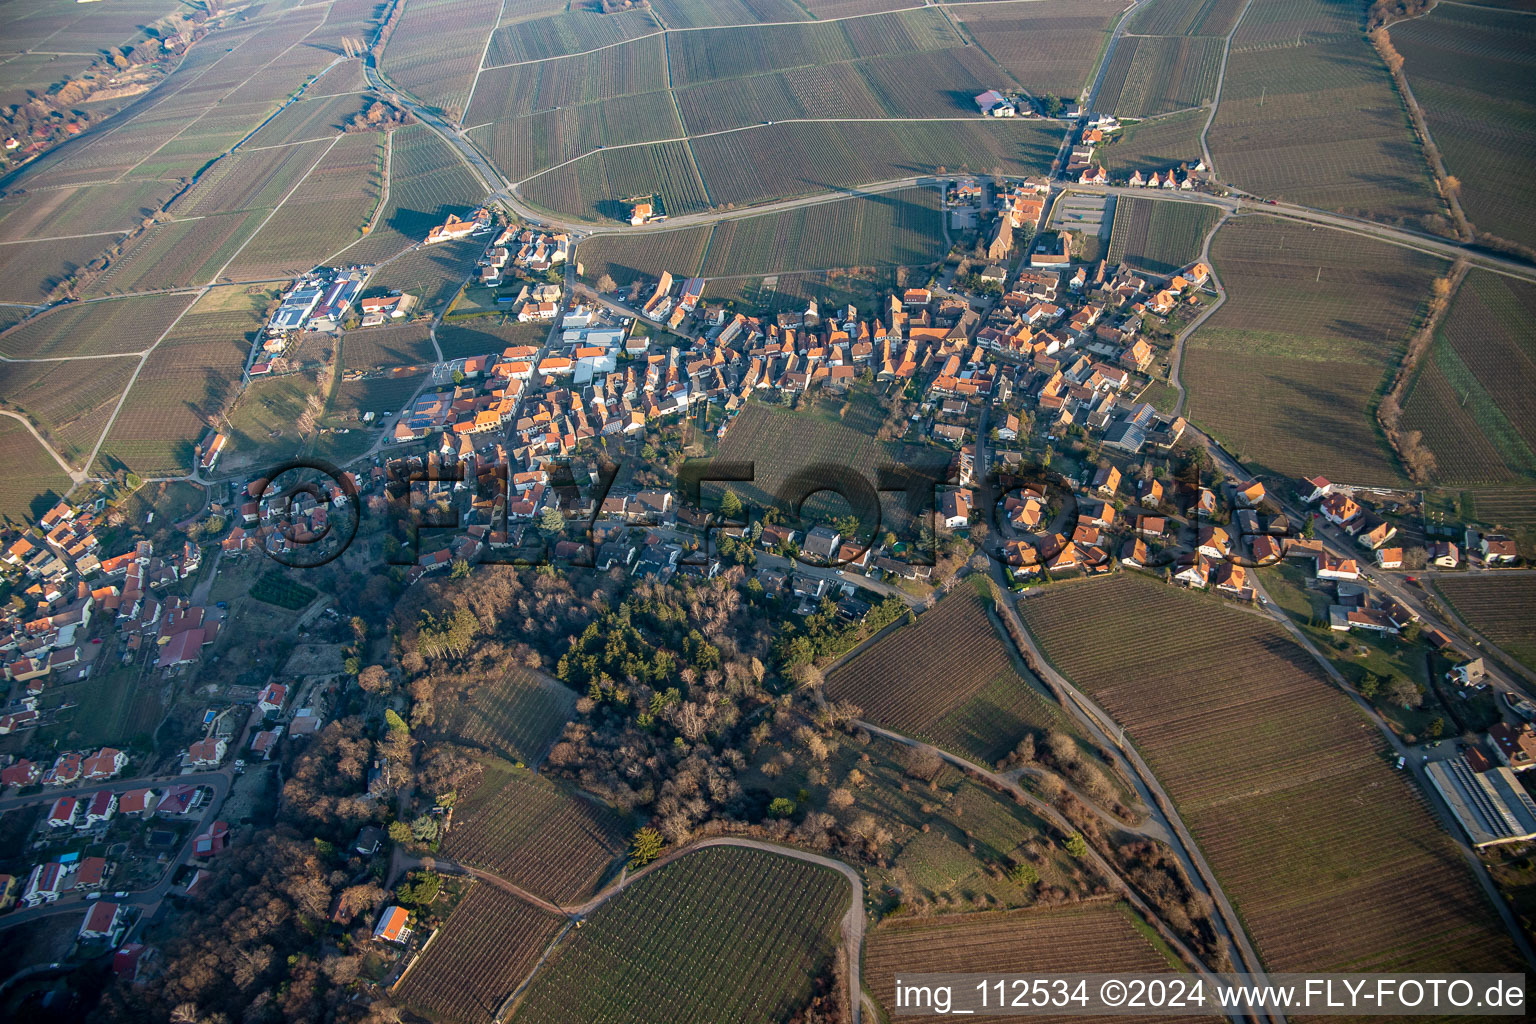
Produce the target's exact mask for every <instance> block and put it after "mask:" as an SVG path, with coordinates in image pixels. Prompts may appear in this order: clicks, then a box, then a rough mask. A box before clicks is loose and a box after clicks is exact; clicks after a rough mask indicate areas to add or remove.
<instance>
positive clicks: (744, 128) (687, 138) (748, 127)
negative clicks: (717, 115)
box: [471, 0, 1060, 188]
mask: <svg viewBox="0 0 1536 1024" xmlns="http://www.w3.org/2000/svg"><path fill="white" fill-rule="evenodd" d="M1023 2H1025V3H1039V2H1040V0H1023ZM673 103H674V104H676V97H675V96H674V97H673ZM525 116H530V117H531V116H532V115H525ZM678 119H679V122H681V119H682V112H681V111H680V110H679V111H678ZM512 120H516V119H515V118H513V119H512ZM1032 120H1033V121H1034V123H1036V124H1058V123H1060V119H1059V118H1049V117H1040V118H1033V119H1032ZM924 122H943V123H949V122H965V123H967V124H985V125H991V124H998V125H1002V124H1005V122H1004V121H1002V120H1000V119H996V118H994V119H991V120H982V119H981V118H976V117H963V116H962V117H786V118H783V119H782V120H777V121H769V122H767V123H766V124H765V123H762V122H758V123H755V124H742V125H737V126H736V127H734V128H721V129H718V130H716V131H712V132H698V133H696V134H692V135H689V134H686V133H687V130H688V126H687V125H686V124H684V125H683V131H684V133H685V134H683V135H677V136H673V137H672V138H669V139H647V140H645V141H644V142H620V143H618V144H616V145H613V146H599V147H597V148H596V149H589V150H587V151H586V152H585V153H580V154H578V155H576V156H573V157H571V158H570V159H568V160H562V161H560V162H559V163H558V164H551V165H550V166H548V167H545V168H544V169H543V170H540V171H535V172H534V173H533V174H530V175H528V177H526V178H523V179H522V180H520V181H514V182H512V185H513V187H514V188H516V187H519V186H522V185H526V184H528V183H529V182H530V181H532V180H534V179H535V178H539V177H542V176H544V175H546V174H548V173H549V172H551V171H558V170H559V169H560V168H562V167H566V166H568V165H570V164H573V163H575V162H576V161H578V160H585V159H586V158H587V157H589V156H596V155H597V154H598V153H612V152H615V151H617V150H620V149H634V148H635V147H637V146H660V145H662V144H664V143H668V142H686V143H689V147H688V152H689V153H690V155H691V154H692V152H693V146H692V142H693V140H694V139H711V138H714V137H715V136H717V135H734V134H735V133H737V132H750V131H753V130H754V129H759V128H772V127H775V126H777V125H781V124H913V123H924ZM488 123H490V124H495V123H496V122H494V121H492V122H488ZM484 127H485V125H476V128H484ZM471 130H472V129H471ZM921 177H932V178H941V177H944V175H941V174H939V173H938V172H937V171H934V172H932V173H931V174H924V175H921ZM700 180H701V181H702V180H703V179H702V177H701V178H700ZM854 187H857V186H854Z"/></svg>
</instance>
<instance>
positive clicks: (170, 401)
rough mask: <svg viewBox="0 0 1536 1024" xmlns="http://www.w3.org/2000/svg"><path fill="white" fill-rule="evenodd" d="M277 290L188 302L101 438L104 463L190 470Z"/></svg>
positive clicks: (223, 291)
mask: <svg viewBox="0 0 1536 1024" xmlns="http://www.w3.org/2000/svg"><path fill="white" fill-rule="evenodd" d="M178 297H179V298H185V296H178ZM271 298H272V293H271V292H269V291H263V290H261V289H258V288H251V289H246V288H241V287H228V288H218V289H213V290H211V291H209V292H208V293H207V294H205V295H204V296H203V297H202V298H200V299H199V300H198V301H197V302H196V303H195V304H194V305H193V306H192V308H190V309H188V310H187V312H186V313H185V314H184V315H183V316H182V317H181V319H180V320H178V321H177V322H176V325H175V326H174V327H173V328H171V330H170V332H169V333H168V334H166V336H165V339H164V340H163V341H162V342H161V343H160V345H159V346H158V347H157V348H156V349H155V351H154V352H153V353H151V355H150V356H149V358H148V359H147V360H145V363H144V366H143V368H142V369H140V370H139V375H138V377H137V379H135V380H134V382H133V386H132V387H131V388H129V389H128V396H127V398H126V399H124V401H123V407H122V409H121V410H119V411H118V414H117V419H116V420H114V421H113V423H112V428H111V430H109V431H108V432H107V436H106V439H105V440H104V441H103V442H102V446H101V452H100V454H99V456H98V462H97V469H98V471H102V472H110V471H111V470H113V469H117V468H124V469H128V470H131V471H132V472H134V473H137V474H139V475H140V476H151V475H154V476H175V475H180V474H183V473H190V472H191V471H192V470H193V469H194V468H195V466H194V458H193V446H194V444H195V443H196V442H197V440H198V439H199V438H200V437H201V436H202V435H203V434H205V433H207V432H208V431H209V429H210V428H211V427H212V426H213V425H214V424H216V423H217V422H218V420H219V416H220V415H221V414H222V412H223V411H224V409H225V407H226V405H227V404H228V402H229V401H230V399H231V398H232V397H233V395H234V392H235V388H236V385H237V383H238V382H239V380H240V372H241V369H242V368H243V367H244V365H245V359H246V356H247V355H248V354H249V352H250V345H251V343H252V342H253V341H255V339H256V338H258V337H259V336H260V334H261V329H262V326H263V323H262V316H261V314H262V313H263V311H264V309H265V307H266V305H267V303H268V301H269V300H270V299H271ZM139 301H142V300H139Z"/></svg>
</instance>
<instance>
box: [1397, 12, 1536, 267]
mask: <svg viewBox="0 0 1536 1024" xmlns="http://www.w3.org/2000/svg"><path fill="white" fill-rule="evenodd" d="M1533 21H1536V19H1533V18H1532V17H1531V16H1530V14H1529V13H1526V14H1517V13H1513V12H1504V11H1494V10H1490V9H1488V8H1487V7H1485V6H1481V5H1478V6H1472V5H1464V4H1441V5H1437V6H1436V7H1435V9H1434V10H1433V11H1432V12H1431V13H1430V14H1428V15H1427V16H1425V17H1422V18H1416V19H1414V20H1411V21H1404V22H1400V23H1399V24H1396V25H1394V26H1392V30H1391V37H1392V42H1393V45H1394V46H1396V48H1397V51H1398V52H1399V53H1401V54H1402V55H1403V59H1404V61H1405V63H1404V66H1403V71H1404V73H1405V74H1406V75H1407V76H1408V84H1409V86H1410V88H1412V89H1413V95H1414V98H1415V99H1417V100H1418V101H1419V105H1420V106H1421V107H1422V108H1423V109H1424V118H1425V120H1426V121H1427V122H1428V123H1429V131H1430V134H1431V135H1432V136H1434V140H1435V144H1436V145H1438V146H1439V147H1440V152H1441V155H1442V156H1443V158H1444V159H1445V164H1446V170H1447V171H1448V172H1449V173H1450V174H1452V175H1454V176H1455V177H1456V178H1458V179H1459V180H1460V182H1461V192H1460V196H1461V205H1462V210H1463V211H1464V212H1465V213H1466V215H1467V219H1468V220H1469V221H1471V222H1472V224H1473V226H1474V227H1476V228H1477V230H1478V234H1480V235H1481V234H1484V233H1486V234H1489V235H1493V236H1496V237H1500V238H1505V239H1509V240H1511V241H1514V242H1519V243H1521V244H1524V245H1528V246H1529V245H1536V184H1533V182H1532V177H1531V175H1530V174H1529V173H1528V169H1529V168H1530V166H1531V161H1532V160H1533V159H1536V47H1533V36H1536V25H1533V24H1532V22H1533Z"/></svg>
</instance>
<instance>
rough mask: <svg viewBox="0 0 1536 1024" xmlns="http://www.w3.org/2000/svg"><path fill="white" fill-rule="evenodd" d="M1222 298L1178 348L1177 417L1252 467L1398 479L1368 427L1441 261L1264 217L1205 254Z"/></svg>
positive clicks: (1232, 228) (1229, 233) (1233, 224)
mask: <svg viewBox="0 0 1536 1024" xmlns="http://www.w3.org/2000/svg"><path fill="white" fill-rule="evenodd" d="M1211 262H1212V263H1213V264H1214V265H1215V270H1216V273H1217V275H1218V276H1219V277H1220V279H1221V281H1222V283H1223V284H1224V285H1225V286H1226V289H1227V301H1226V303H1225V304H1224V305H1223V306H1222V307H1221V308H1220V309H1218V310H1217V311H1216V312H1215V314H1213V315H1212V316H1211V318H1210V319H1209V320H1207V321H1206V322H1205V323H1204V324H1203V325H1202V326H1201V327H1200V328H1199V330H1197V331H1196V332H1195V334H1194V335H1193V336H1192V337H1191V338H1190V339H1189V341H1188V342H1187V343H1186V347H1185V353H1184V362H1183V366H1182V368H1181V375H1182V377H1183V380H1184V384H1185V386H1186V387H1187V388H1188V389H1189V404H1188V407H1187V408H1186V410H1185V413H1184V414H1185V415H1186V416H1188V417H1189V418H1190V419H1191V420H1192V421H1194V422H1195V423H1197V424H1199V425H1200V426H1201V427H1203V428H1205V429H1206V430H1208V431H1210V433H1211V434H1212V435H1213V436H1214V437H1215V438H1216V439H1217V440H1219V441H1220V442H1221V443H1222V445H1223V446H1224V447H1225V448H1226V449H1227V450H1228V451H1230V452H1232V453H1233V454H1234V455H1235V456H1237V457H1238V458H1239V459H1240V460H1242V461H1243V462H1245V463H1246V464H1247V465H1248V466H1249V467H1250V468H1252V469H1254V470H1255V471H1267V472H1273V473H1279V474H1282V475H1285V476H1291V477H1306V476H1314V475H1316V474H1319V473H1321V474H1323V475H1325V476H1327V477H1328V478H1329V479H1330V480H1338V481H1348V482H1350V483H1360V484H1387V483H1393V482H1397V481H1400V480H1401V479H1402V478H1401V475H1400V471H1399V469H1398V467H1397V464H1396V460H1395V457H1394V455H1393V453H1392V452H1391V450H1390V449H1389V448H1388V447H1387V444H1386V441H1385V439H1384V438H1382V437H1381V436H1380V433H1379V430H1378V429H1377V427H1376V423H1375V418H1374V408H1375V401H1376V397H1377V396H1378V395H1379V394H1380V393H1381V392H1382V391H1384V389H1385V388H1386V386H1387V382H1388V380H1389V379H1390V377H1391V375H1392V373H1393V372H1394V371H1395V369H1396V365H1397V363H1398V361H1399V360H1400V359H1401V357H1402V354H1403V350H1404V347H1405V344H1406V341H1407V338H1408V336H1409V334H1410V333H1411V331H1412V330H1413V329H1414V328H1415V327H1416V326H1417V320H1418V317H1419V316H1420V315H1421V313H1422V310H1423V308H1424V304H1425V302H1426V300H1427V299H1428V296H1429V288H1430V282H1431V281H1432V279H1433V278H1434V277H1435V276H1436V275H1437V274H1443V273H1444V272H1445V270H1446V265H1445V264H1444V263H1442V262H1440V261H1439V260H1437V259H1434V258H1431V257H1428V256H1423V255H1421V254H1419V253H1416V252H1413V251H1411V250H1408V249H1404V248H1401V247H1398V246H1390V245H1384V244H1380V243H1376V242H1372V241H1368V240H1366V239H1363V238H1360V237H1358V236H1355V235H1350V234H1344V233H1342V232H1334V231H1329V230H1327V229H1320V228H1309V227H1300V226H1297V225H1294V224H1286V223H1283V222H1280V221H1276V220H1270V219H1267V218H1262V217H1243V218H1239V219H1236V220H1231V221H1228V222H1227V223H1226V224H1225V225H1223V226H1222V228H1221V230H1219V231H1218V232H1217V233H1216V237H1215V239H1214V240H1213V241H1212V244H1211Z"/></svg>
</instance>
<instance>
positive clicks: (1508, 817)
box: [1425, 757, 1536, 848]
mask: <svg viewBox="0 0 1536 1024" xmlns="http://www.w3.org/2000/svg"><path fill="white" fill-rule="evenodd" d="M1425 770H1426V771H1427V772H1428V773H1429V781H1430V782H1431V783H1433V784H1434V787H1435V789H1437V790H1438V791H1439V792H1440V795H1441V796H1442V797H1444V798H1445V802H1446V803H1447V804H1448V805H1450V808H1451V813H1452V814H1454V815H1455V816H1456V820H1457V822H1458V823H1460V825H1461V827H1462V830H1463V831H1465V832H1466V833H1467V838H1468V839H1470V840H1471V841H1472V845H1473V846H1476V847H1479V848H1481V847H1485V846H1494V845H1496V844H1498V843H1521V842H1525V841H1526V840H1528V839H1536V802H1533V801H1532V800H1531V798H1530V795H1529V794H1527V793H1526V792H1525V790H1524V789H1522V788H1521V786H1520V782H1519V780H1518V779H1516V778H1515V773H1514V772H1513V771H1511V770H1510V769H1509V768H1506V767H1503V766H1502V765H1501V766H1499V767H1496V768H1490V769H1489V770H1488V771H1485V772H1476V771H1473V770H1472V766H1471V765H1470V764H1468V763H1467V759H1466V758H1465V757H1458V758H1455V759H1454V760H1450V761H1431V762H1430V763H1429V764H1428V765H1427V766H1426V768H1425Z"/></svg>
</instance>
